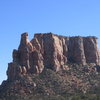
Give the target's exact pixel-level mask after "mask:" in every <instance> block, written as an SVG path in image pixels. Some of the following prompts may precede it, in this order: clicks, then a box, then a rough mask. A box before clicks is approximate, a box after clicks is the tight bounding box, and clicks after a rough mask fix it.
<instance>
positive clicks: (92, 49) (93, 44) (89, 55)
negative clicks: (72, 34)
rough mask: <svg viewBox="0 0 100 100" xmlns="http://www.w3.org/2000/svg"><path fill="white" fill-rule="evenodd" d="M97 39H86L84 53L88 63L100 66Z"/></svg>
mask: <svg viewBox="0 0 100 100" xmlns="http://www.w3.org/2000/svg"><path fill="white" fill-rule="evenodd" d="M97 44H98V43H97V38H96V37H85V38H84V51H85V57H86V62H87V63H95V64H97V65H100V53H99V49H98V45H97Z"/></svg>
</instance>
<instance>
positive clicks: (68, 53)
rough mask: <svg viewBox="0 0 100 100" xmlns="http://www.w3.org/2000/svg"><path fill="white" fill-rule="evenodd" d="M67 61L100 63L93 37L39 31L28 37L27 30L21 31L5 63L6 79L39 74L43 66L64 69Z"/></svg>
mask: <svg viewBox="0 0 100 100" xmlns="http://www.w3.org/2000/svg"><path fill="white" fill-rule="evenodd" d="M68 63H77V64H82V65H86V64H87V63H94V64H96V65H100V52H99V49H98V43H97V38H96V37H80V36H76V37H65V36H58V35H55V34H52V33H44V34H41V33H39V34H35V35H34V38H33V39H32V40H31V41H29V40H28V33H23V34H22V35H21V41H20V45H19V47H18V50H13V62H11V63H9V64H8V70H7V75H8V80H14V79H16V78H17V77H18V75H21V74H22V75H24V74H32V73H36V74H39V73H41V72H42V71H43V70H44V68H49V69H52V70H54V71H56V72H57V71H59V70H62V69H64V70H67V69H68V66H67V64H68Z"/></svg>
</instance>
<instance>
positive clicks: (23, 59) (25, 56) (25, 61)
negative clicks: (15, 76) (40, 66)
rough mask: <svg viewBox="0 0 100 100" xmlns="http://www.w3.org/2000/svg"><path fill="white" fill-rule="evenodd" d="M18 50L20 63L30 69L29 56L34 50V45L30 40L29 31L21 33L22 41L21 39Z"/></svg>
mask: <svg viewBox="0 0 100 100" xmlns="http://www.w3.org/2000/svg"><path fill="white" fill-rule="evenodd" d="M18 51H19V54H20V60H19V61H20V62H19V64H20V65H21V66H25V67H26V69H27V70H29V69H30V61H29V56H30V53H31V52H32V51H33V46H32V44H31V43H30V42H29V40H28V33H23V34H22V35H21V41H20V45H19V48H18Z"/></svg>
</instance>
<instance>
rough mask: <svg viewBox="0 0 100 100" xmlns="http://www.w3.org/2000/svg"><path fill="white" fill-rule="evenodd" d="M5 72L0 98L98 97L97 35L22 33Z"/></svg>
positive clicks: (58, 99) (82, 99)
mask: <svg viewBox="0 0 100 100" xmlns="http://www.w3.org/2000/svg"><path fill="white" fill-rule="evenodd" d="M7 76H8V79H7V80H6V81H4V82H3V83H2V85H1V86H0V98H1V99H3V100H100V96H99V95H100V51H99V49H98V43H97V38H96V37H94V36H93V37H81V36H75V37H65V36H59V35H55V34H53V33H44V34H41V33H39V34H35V35H34V38H33V39H32V40H31V41H29V40H28V33H23V34H22V35H21V41H20V45H19V47H18V50H15V49H14V50H13V61H12V62H11V63H9V64H8V70H7Z"/></svg>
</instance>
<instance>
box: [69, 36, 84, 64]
mask: <svg viewBox="0 0 100 100" xmlns="http://www.w3.org/2000/svg"><path fill="white" fill-rule="evenodd" d="M68 60H69V62H72V63H78V64H83V65H84V64H86V59H85V54H84V46H83V38H82V37H70V39H69V44H68Z"/></svg>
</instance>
